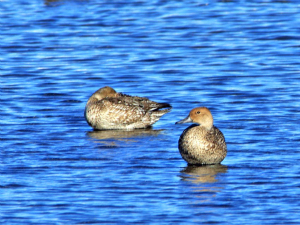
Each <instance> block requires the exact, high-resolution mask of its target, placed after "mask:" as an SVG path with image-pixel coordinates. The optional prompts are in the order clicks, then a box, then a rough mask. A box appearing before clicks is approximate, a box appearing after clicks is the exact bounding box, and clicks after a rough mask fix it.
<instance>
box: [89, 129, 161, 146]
mask: <svg viewBox="0 0 300 225" xmlns="http://www.w3.org/2000/svg"><path fill="white" fill-rule="evenodd" d="M162 131H163V129H160V130H153V129H152V128H146V129H135V130H97V131H90V132H87V135H88V136H89V137H91V138H93V139H95V140H100V141H98V142H99V143H102V144H104V145H105V146H110V147H115V146H117V145H118V144H117V142H116V141H121V142H122V143H124V142H126V143H132V142H137V141H138V139H139V138H145V137H151V136H153V137H154V136H157V135H158V134H160V133H161V132H162Z"/></svg>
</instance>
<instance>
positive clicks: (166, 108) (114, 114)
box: [84, 86, 172, 130]
mask: <svg viewBox="0 0 300 225" xmlns="http://www.w3.org/2000/svg"><path fill="white" fill-rule="evenodd" d="M171 109H172V106H171V105H170V104H169V103H157V102H155V101H151V100H149V99H148V98H145V97H137V96H130V95H127V94H123V93H118V92H117V91H115V90H114V89H113V88H111V87H109V86H105V87H102V88H100V89H98V90H97V91H96V92H95V93H93V94H92V96H91V97H90V98H89V99H88V101H87V103H86V106H85V111H84V116H85V119H86V121H87V123H88V124H89V125H90V126H91V127H92V128H94V130H132V129H139V128H148V127H151V126H152V125H153V124H154V123H155V122H157V121H158V120H159V119H160V118H161V117H162V116H163V115H164V114H166V113H168V112H170V111H171Z"/></svg>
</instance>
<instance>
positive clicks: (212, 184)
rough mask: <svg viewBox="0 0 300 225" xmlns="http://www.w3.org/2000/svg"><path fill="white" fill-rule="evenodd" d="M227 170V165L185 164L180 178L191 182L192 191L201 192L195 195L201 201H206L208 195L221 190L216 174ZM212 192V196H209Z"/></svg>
mask: <svg viewBox="0 0 300 225" xmlns="http://www.w3.org/2000/svg"><path fill="white" fill-rule="evenodd" d="M226 172H227V166H225V165H221V164H216V165H205V166H187V167H186V168H185V169H183V170H182V171H181V173H182V175H181V178H182V180H184V181H187V182H189V183H191V184H192V185H193V186H192V189H193V191H194V192H197V193H201V195H199V196H197V197H199V198H201V199H202V200H203V201H207V200H208V199H209V198H208V195H209V196H210V197H215V194H216V193H217V192H220V191H221V190H222V188H223V187H222V185H221V184H220V183H219V180H218V175H220V174H222V173H226ZM211 194H213V196H211Z"/></svg>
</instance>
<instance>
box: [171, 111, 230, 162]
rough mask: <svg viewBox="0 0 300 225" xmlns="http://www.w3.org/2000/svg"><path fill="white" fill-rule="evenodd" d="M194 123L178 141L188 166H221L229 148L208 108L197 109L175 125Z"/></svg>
mask: <svg viewBox="0 0 300 225" xmlns="http://www.w3.org/2000/svg"><path fill="white" fill-rule="evenodd" d="M183 123H194V124H192V125H190V126H189V127H187V128H186V129H185V130H184V131H183V132H182V134H181V135H180V138H179V140H178V149H179V152H180V154H181V156H182V158H183V159H184V160H185V161H186V162H187V163H188V165H211V164H220V163H221V162H222V161H223V160H224V159H225V157H226V154H227V146H226V142H225V137H224V135H223V133H222V132H221V131H220V130H219V129H218V128H217V127H215V126H214V125H213V116H212V114H211V112H210V110H209V109H208V108H206V107H197V108H194V109H192V110H191V111H190V113H189V115H188V116H187V117H186V118H184V119H183V120H180V121H178V122H176V123H175V124H183Z"/></svg>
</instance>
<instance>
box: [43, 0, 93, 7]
mask: <svg viewBox="0 0 300 225" xmlns="http://www.w3.org/2000/svg"><path fill="white" fill-rule="evenodd" d="M67 1H72V0H44V3H45V5H47V6H57V5H60V4H62V3H64V2H67ZM73 1H74V2H87V1H88V0H73Z"/></svg>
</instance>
